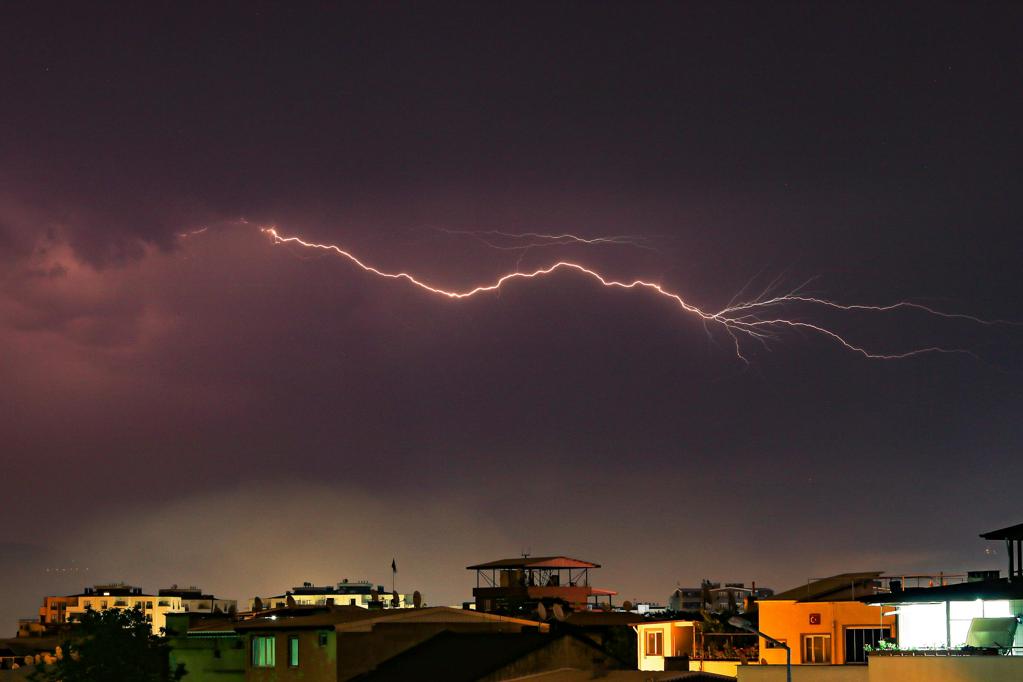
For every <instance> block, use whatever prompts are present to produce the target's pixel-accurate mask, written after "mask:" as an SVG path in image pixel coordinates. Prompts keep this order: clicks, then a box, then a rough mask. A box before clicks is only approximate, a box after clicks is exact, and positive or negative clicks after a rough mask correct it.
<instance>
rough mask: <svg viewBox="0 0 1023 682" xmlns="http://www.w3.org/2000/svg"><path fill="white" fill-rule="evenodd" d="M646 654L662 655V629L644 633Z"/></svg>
mask: <svg viewBox="0 0 1023 682" xmlns="http://www.w3.org/2000/svg"><path fill="white" fill-rule="evenodd" d="M646 655H647V656H663V655H664V631H663V630H654V631H652V632H648V633H646Z"/></svg>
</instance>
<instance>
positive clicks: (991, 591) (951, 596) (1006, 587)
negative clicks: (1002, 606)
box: [859, 578, 1023, 604]
mask: <svg viewBox="0 0 1023 682" xmlns="http://www.w3.org/2000/svg"><path fill="white" fill-rule="evenodd" d="M977 599H1010V600H1015V599H1023V584H1021V583H1019V582H1013V581H1011V580H1006V579H1005V578H997V579H994V580H978V581H975V582H965V583H955V584H953V585H940V586H938V587H911V588H907V589H904V590H900V591H898V592H885V593H881V594H875V595H872V596H866V597H863V598H862V599H860V600H859V601H862V602H865V603H867V604H912V603H931V602H942V601H974V600H977Z"/></svg>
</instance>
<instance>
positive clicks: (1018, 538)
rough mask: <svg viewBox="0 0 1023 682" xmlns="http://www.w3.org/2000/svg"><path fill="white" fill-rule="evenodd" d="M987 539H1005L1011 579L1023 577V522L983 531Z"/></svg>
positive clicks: (983, 536)
mask: <svg viewBox="0 0 1023 682" xmlns="http://www.w3.org/2000/svg"><path fill="white" fill-rule="evenodd" d="M980 537H982V538H984V539H985V540H1004V541H1005V550H1006V553H1007V554H1008V555H1009V580H1020V579H1023V523H1017V524H1016V525H1015V526H1009V527H1008V528H1000V529H998V530H993V531H991V532H989V533H981V534H980Z"/></svg>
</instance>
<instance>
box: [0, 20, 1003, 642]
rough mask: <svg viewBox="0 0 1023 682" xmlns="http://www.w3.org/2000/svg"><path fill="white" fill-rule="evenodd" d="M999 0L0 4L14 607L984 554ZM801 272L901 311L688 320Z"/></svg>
mask: <svg viewBox="0 0 1023 682" xmlns="http://www.w3.org/2000/svg"><path fill="white" fill-rule="evenodd" d="M1021 19H1023V14H1021V11H1020V8H1019V7H1017V6H1013V5H1008V4H996V5H991V6H986V7H972V6H966V5H951V4H939V5H927V6H923V5H919V6H918V5H901V6H897V7H886V8H883V10H882V9H881V8H877V7H871V6H813V5H795V4H794V5H780V6H760V5H749V4H745V5H744V4H734V5H724V6H718V5H699V4H670V3H642V4H639V5H637V4H634V3H571V2H563V3H524V4H518V3H517V4H514V5H511V4H509V5H505V6H501V5H491V6H483V7H480V6H475V5H472V4H460V3H442V4H439V5H435V6H431V7H417V8H415V9H412V8H409V7H408V6H405V5H402V4H398V3H394V4H392V3H379V4H377V3H375V4H367V5H360V4H342V5H334V4H324V5H322V6H318V7H316V8H315V9H313V8H298V7H289V6H280V5H276V4H274V3H258V4H255V5H252V4H230V3H218V4H217V5H216V6H214V7H203V6H198V5H195V6H187V5H186V6H182V7H176V8H173V9H172V8H162V9H161V8H155V7H140V6H134V5H128V4H123V5H118V4H116V3H115V4H111V5H107V6H104V7H102V8H97V7H83V6H76V5H64V4H60V3H32V4H17V3H15V4H10V5H7V6H6V7H4V8H3V9H0V40H2V41H3V43H4V44H5V45H6V46H7V53H8V54H9V59H8V60H5V63H4V65H3V66H0V92H4V93H5V106H4V111H3V112H2V113H0V129H2V130H3V131H4V133H3V135H2V138H0V143H2V150H3V151H2V154H0V282H2V283H3V286H2V287H0V348H3V351H2V356H0V385H2V386H3V387H4V388H3V390H2V391H0V453H3V457H0V461H2V463H3V465H4V469H5V477H6V479H7V486H6V490H5V494H4V502H3V504H2V506H0V509H2V510H3V512H4V517H5V518H6V519H8V520H9V521H13V523H9V524H8V526H7V527H6V528H5V530H4V531H3V533H2V534H0V626H4V627H7V628H8V629H11V628H12V627H13V626H14V623H15V620H16V619H17V618H19V617H26V616H31V615H32V614H33V613H34V612H35V609H37V608H38V599H39V597H41V595H44V594H60V593H68V594H70V593H72V592H74V591H77V590H80V589H81V588H82V586H83V585H87V584H93V583H97V582H105V581H108V580H124V581H126V582H128V583H130V584H140V583H141V584H144V585H146V586H147V587H150V586H151V587H153V588H154V589H155V588H156V587H159V586H165V585H169V584H171V583H176V584H196V585H201V586H203V588H204V589H206V590H209V591H211V592H212V593H214V594H217V595H221V594H224V595H226V596H228V597H232V598H237V599H247V598H248V597H250V596H252V595H255V594H261V593H265V592H266V590H267V589H273V586H274V585H278V586H284V585H296V584H301V582H302V581H304V580H310V581H313V582H314V583H323V582H325V583H326V584H330V583H336V582H337V581H338V580H340V579H342V578H343V577H345V576H348V577H352V578H358V577H366V578H368V579H370V580H376V581H379V580H380V578H381V577H386V575H387V573H386V572H387V571H388V570H389V567H390V562H391V561H392V559H395V558H396V561H397V565H398V567H399V574H398V578H399V589H403V588H407V589H408V591H409V592H411V590H412V589H418V590H422V592H423V595H424V597H425V598H426V599H427V601H428V602H429V603H431V604H455V603H460V602H462V601H466V600H468V599H469V598H470V595H471V589H472V585H471V584H470V580H469V576H467V575H466V571H465V566H469V565H472V564H475V563H478V562H481V561H487V560H491V559H495V558H499V557H506V556H516V555H518V554H519V553H521V552H530V553H532V554H534V555H540V554H563V555H567V556H573V557H580V558H583V559H586V560H590V561H595V562H598V563H600V564H602V566H603V568H602V569H601V579H602V582H603V583H605V584H607V585H608V586H609V587H612V588H614V589H617V590H618V591H619V593H620V595H621V598H626V599H634V598H635V599H640V600H650V601H661V602H663V601H665V600H666V599H667V597H668V595H669V594H670V593H671V592H672V590H674V589H675V587H676V585H677V583H678V582H680V581H681V582H682V583H683V584H687V583H688V584H693V585H698V584H699V581H700V580H701V579H702V578H705V577H712V578H714V579H721V580H725V581H732V580H734V581H744V582H747V583H749V582H750V581H752V580H756V581H757V583H758V585H760V584H763V585H764V586H770V587H772V588H774V589H776V590H783V589H788V588H790V587H792V586H795V585H798V584H801V583H803V582H805V581H806V580H807V579H809V578H811V577H821V576H828V575H835V574H839V573H843V572H847V571H873V570H876V571H885V572H888V573H898V572H934V571H940V570H947V571H966V570H982V569H991V568H1001V567H1002V566H1003V564H1004V559H1005V557H1004V556H1002V555H1001V554H1000V553H999V550H998V549H997V548H996V547H992V546H990V543H985V542H983V541H982V540H980V539H979V538H975V536H976V532H975V531H976V529H977V528H997V527H1002V526H1006V525H1009V524H1012V523H1015V522H1016V521H1017V519H1016V517H1015V516H1014V511H1015V504H1014V503H1015V490H1016V485H1015V483H1016V481H1018V480H1019V477H1020V476H1021V475H1023V464H1021V461H1020V458H1019V456H1018V453H1019V445H1020V442H1021V436H1023V432H1021V423H1020V420H1019V418H1018V413H1019V408H1020V404H1021V397H1023V396H1021V391H1020V387H1019V383H1020V382H1019V376H1020V369H1021V366H1023V365H1021V362H1020V361H1021V359H1023V357H1021V349H1023V346H1021V340H1023V328H1020V327H1019V326H1018V324H1016V323H1018V322H1020V321H1023V306H1021V303H1020V301H1023V287H1021V284H1020V281H1019V275H1018V273H1019V265H1018V260H1019V256H1020V254H1021V253H1023V232H1021V231H1020V230H1019V222H1020V218H1021V210H1023V204H1021V201H1023V200H1021V198H1020V197H1023V188H1021V187H1020V184H1021V180H1023V178H1021V176H1020V172H1019V169H1018V159H1019V158H1020V152H1021V151H1023V149H1021V138H1020V135H1019V132H1018V129H1017V126H1018V124H1017V122H1018V120H1020V115H1021V114H1023V94H1021V93H1023V89H1021V88H1020V87H1019V85H1020V83H1021V81H1023V78H1021V77H1023V71H1021V67H1020V60H1019V59H1018V57H1016V56H1015V54H1014V52H1015V42H1017V41H1016V40H1015V30H1016V28H1018V26H1019V24H1020V21H1021ZM261 230H262V231H261ZM267 230H276V232H273V233H270V232H267ZM274 237H276V239H275V238H274ZM291 238H299V239H301V240H302V241H303V242H305V243H306V244H319V245H335V246H337V247H338V248H337V249H336V250H333V251H330V250H325V249H317V248H306V247H303V246H302V245H301V244H296V243H295V242H283V243H282V239H291ZM340 251H344V252H345V253H347V254H349V255H351V256H353V257H348V258H346V257H345V256H344V255H342V254H341V253H340ZM560 262H566V263H571V264H573V265H576V264H578V266H579V267H567V266H565V267H561V268H560V269H558V268H555V269H554V270H553V271H551V272H550V273H549V274H547V273H545V274H544V276H543V277H529V278H527V277H516V278H515V280H514V286H501V287H499V288H498V289H495V290H487V291H484V292H483V293H482V295H473V296H471V297H466V298H458V297H452V296H448V295H447V294H446V293H444V292H447V293H452V292H464V291H466V290H470V291H471V290H474V288H475V287H478V286H481V285H484V286H489V284H490V283H493V282H495V281H498V280H499V278H501V277H502V276H504V275H507V274H508V273H531V272H537V271H540V270H544V269H545V268H550V267H551V266H552V265H553V264H555V263H560ZM359 264H362V265H368V266H369V267H371V268H373V269H375V272H373V271H370V270H367V269H366V267H363V268H362V270H360V268H359ZM584 270H585V271H584ZM381 273H382V274H383V275H384V276H379V275H380V274H381ZM397 273H406V274H409V273H411V274H410V275H409V277H412V278H414V279H415V280H416V281H417V282H420V283H427V284H428V285H429V286H430V287H432V288H433V289H434V291H430V290H426V289H424V287H422V286H417V285H415V284H411V285H410V280H409V277H405V278H401V277H397V278H396V277H393V276H392V275H395V274H397ZM587 273H598V275H599V278H600V281H597V279H598V278H595V277H594V276H592V274H587ZM398 280H400V281H398ZM637 280H638V281H641V282H643V283H644V284H643V285H641V286H636V287H633V288H632V289H629V290H626V287H625V286H622V285H623V284H628V283H631V282H635V281H637ZM608 281H611V282H614V283H617V284H615V285H614V286H612V287H607V285H606V283H607V282H608ZM651 284H656V285H657V287H659V289H658V288H655V287H653V286H648V285H651ZM602 285H603V286H602ZM605 287H607V288H608V289H611V290H605ZM437 290H439V291H440V292H441V295H439V296H438V295H436V294H437ZM664 292H668V293H671V294H673V295H677V296H678V297H679V300H680V301H683V302H684V304H685V305H686V306H690V307H692V308H694V309H697V310H698V311H700V312H701V313H705V315H700V314H692V311H691V310H690V309H689V308H685V307H683V308H682V310H681V311H680V304H679V303H678V302H676V301H675V300H674V299H671V298H670V297H668V296H666V295H665V294H664ZM762 292H767V293H763V294H762ZM792 292H798V294H797V295H798V296H800V297H803V298H813V299H815V301H816V300H826V301H831V302H836V303H838V304H840V305H842V306H859V305H867V306H877V307H882V308H884V307H887V306H893V305H899V304H900V302H902V303H910V304H912V305H913V306H925V307H926V309H921V308H920V307H915V308H914V307H905V306H903V307H899V308H896V309H894V310H862V309H858V308H853V309H836V308H835V307H834V306H828V305H820V304H819V303H817V302H815V301H806V300H800V301H792V302H790V303H792V304H793V305H791V306H790V305H788V304H785V306H782V307H781V308H778V314H782V315H784V316H785V318H784V319H785V320H786V323H784V324H782V325H780V326H781V327H785V329H783V330H782V332H783V333H780V335H779V336H778V337H777V338H774V337H772V338H770V339H763V340H764V341H766V342H767V343H766V344H761V343H760V341H759V340H757V338H754V337H752V336H751V337H743V339H742V341H741V343H739V342H735V339H734V337H732V336H731V334H732V333H735V331H736V327H734V326H733V327H728V326H727V325H724V326H722V325H721V324H720V317H718V318H714V317H713V313H714V312H716V311H729V310H732V311H733V314H735V315H742V314H744V313H745V309H739V310H734V306H735V305H736V304H737V303H741V302H749V301H757V300H762V299H763V297H767V298H771V297H772V296H778V295H786V294H791V293H792ZM758 296H760V297H761V298H760V299H758V298H757V297H758ZM773 310H774V309H772V311H773ZM928 310H931V311H939V312H941V313H946V314H952V315H960V316H970V317H971V318H974V319H966V318H964V317H952V318H949V317H944V316H940V315H934V314H931V313H929V312H928ZM772 314H773V312H772ZM772 319H773V318H772ZM991 321H999V323H997V324H987V322H991ZM739 323H740V324H748V323H749V320H747V319H746V318H741V319H740V321H739ZM792 323H795V324H797V325H802V326H793V325H792ZM757 324H759V321H758V322H757ZM809 324H813V325H815V326H818V325H820V326H822V327H823V328H826V329H827V330H834V332H835V334H837V335H840V336H841V338H842V339H847V340H848V341H849V343H850V344H852V345H853V346H855V348H861V349H870V352H869V353H868V355H870V354H879V355H885V356H888V355H892V356H901V355H903V354H905V353H908V352H912V351H914V349H927V348H940V349H942V350H953V351H968V352H964V353H959V352H955V353H947V352H926V353H923V354H919V355H911V356H910V357H900V358H899V359H871V358H867V357H864V356H863V354H862V353H858V352H855V351H854V352H850V349H849V348H847V347H844V346H843V345H842V344H840V343H836V341H835V338H833V337H829V336H828V335H826V334H820V333H817V332H816V331H815V330H814V329H810V328H809V327H807V326H806V325H809ZM715 325H717V326H715ZM756 329H760V327H756ZM772 331H773V330H772ZM949 538H954V540H952V541H950V540H949ZM969 538H974V540H973V541H972V542H971V541H970V540H969ZM794 557H798V558H799V561H798V562H796V561H794ZM86 568H87V569H88V571H87V573H86V572H85V571H84V570H83V569H86ZM47 569H71V570H64V571H60V572H57V571H50V572H48V571H47ZM404 581H407V583H406V584H405V585H404V586H403V585H402V582H404ZM385 583H386V581H385Z"/></svg>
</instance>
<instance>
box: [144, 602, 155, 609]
mask: <svg viewBox="0 0 1023 682" xmlns="http://www.w3.org/2000/svg"><path fill="white" fill-rule="evenodd" d="M146 608H147V609H151V608H153V602H151V601H147V602H146Z"/></svg>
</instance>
